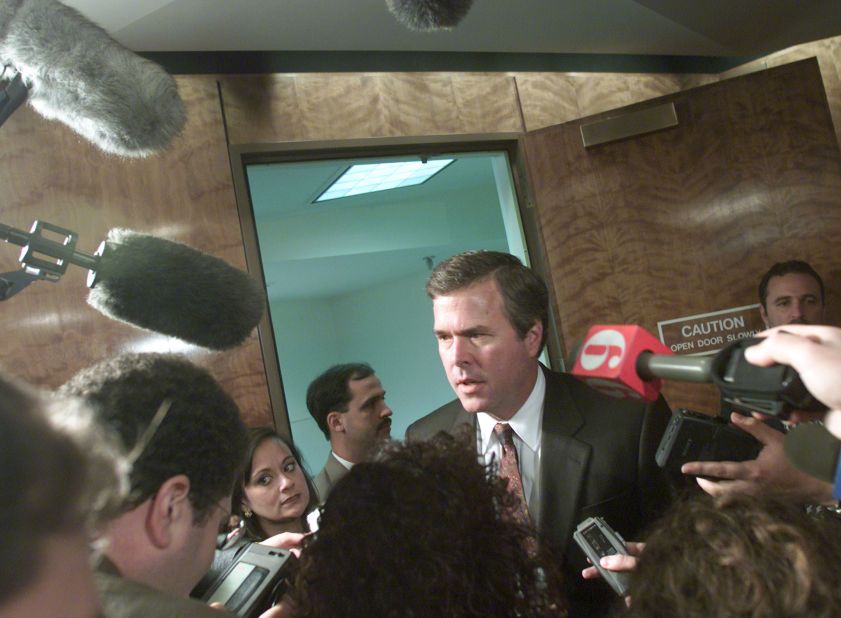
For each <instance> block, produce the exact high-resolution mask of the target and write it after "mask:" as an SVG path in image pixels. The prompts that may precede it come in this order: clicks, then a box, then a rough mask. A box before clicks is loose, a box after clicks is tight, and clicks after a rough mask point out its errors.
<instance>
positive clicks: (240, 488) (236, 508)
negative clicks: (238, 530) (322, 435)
mask: <svg viewBox="0 0 841 618" xmlns="http://www.w3.org/2000/svg"><path fill="white" fill-rule="evenodd" d="M266 440H274V441H275V442H277V443H278V444H282V445H283V446H285V447H286V449H287V450H288V451H289V452H290V453H291V454H292V456H293V457H294V458H295V461H296V462H297V464H298V468H300V470H301V473H302V475H303V477H304V481H305V482H306V485H307V491H308V492H309V500H308V501H307V504H306V506H304V505H302V506H304V508H303V510H302V514H304V515H306V513H309V512H310V511H312V510H313V509H314V508H316V507H317V506H318V492H316V490H315V486H314V485H313V483H312V479H311V478H310V475H309V474H308V473H307V471H306V468H305V467H304V463H303V459H302V458H301V453H300V451H299V450H298V449H297V448H296V447H295V445H294V444H292V442H290V441H289V440H287V439H286V438H284V437H283V436H281V435H280V434H279V433H277V431H276V430H275V429H274V427H252V428H251V429H249V430H248V445H247V447H246V449H245V457H244V458H243V464H242V466H241V468H240V474H239V476H238V477H237V482H236V483H234V492H233V499H232V501H231V505H232V509H231V510H232V512H233V513H234V514H235V515H237V516H238V517H239V518H240V521H241V522H242V525H243V527H244V528H245V532H246V534H247V536H248V538H249V539H251V540H255V541H262V540H264V539H265V538H266V537H268V536H269V535H268V534H267V533H266V532H265V531H264V530H263V529H262V528H261V527H260V523H259V521H258V518H257V517H254V516H246V513H245V510H244V509H243V502H244V500H243V498H244V495H245V487H246V485H248V482H249V480H250V479H251V473H252V472H253V464H254V451H256V450H257V447H258V446H260V445H261V444H262V443H263V442H265V441H266Z"/></svg>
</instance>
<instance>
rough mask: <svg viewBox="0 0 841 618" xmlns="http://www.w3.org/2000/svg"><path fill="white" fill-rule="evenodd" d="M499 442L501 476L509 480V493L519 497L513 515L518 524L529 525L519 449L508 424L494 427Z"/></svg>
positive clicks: (499, 424)
mask: <svg viewBox="0 0 841 618" xmlns="http://www.w3.org/2000/svg"><path fill="white" fill-rule="evenodd" d="M494 433H495V434H496V437H497V440H499V443H500V444H501V445H502V458H501V459H500V461H499V476H500V477H501V478H504V479H507V480H508V491H510V492H511V493H512V494H514V495H515V496H517V498H518V501H519V507H518V508H517V509H516V510H515V511H514V512H512V513H511V515H512V517H513V518H514V520H515V521H516V522H518V523H521V524H525V525H529V524H530V523H531V519H530V518H529V507H528V503H527V502H526V495H525V493H524V491H523V479H522V477H521V476H520V465H519V461H518V460H517V448H516V447H515V446H514V430H513V429H511V425H509V424H508V423H497V424H496V426H495V427H494Z"/></svg>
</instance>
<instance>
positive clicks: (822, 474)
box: [783, 423, 841, 498]
mask: <svg viewBox="0 0 841 618" xmlns="http://www.w3.org/2000/svg"><path fill="white" fill-rule="evenodd" d="M783 447H784V449H785V454H786V457H788V460H789V461H790V462H791V463H792V464H793V465H794V467H795V468H797V469H798V470H800V471H802V472H805V473H806V474H808V475H810V476H814V477H815V478H817V479H820V480H822V481H826V482H827V483H833V484H834V485H835V486H836V489H835V490H833V495H835V497H836V498H839V497H841V496H839V495H836V494H837V493H838V486H839V481H841V470H840V469H839V467H838V464H839V461H838V459H839V454H841V440H838V438H836V437H835V436H833V435H832V434H831V433H830V432H829V430H828V429H827V428H826V427H824V426H823V425H821V424H820V423H800V424H798V425H795V426H794V427H792V428H791V430H789V432H788V433H787V434H786V437H785V441H784V442H783Z"/></svg>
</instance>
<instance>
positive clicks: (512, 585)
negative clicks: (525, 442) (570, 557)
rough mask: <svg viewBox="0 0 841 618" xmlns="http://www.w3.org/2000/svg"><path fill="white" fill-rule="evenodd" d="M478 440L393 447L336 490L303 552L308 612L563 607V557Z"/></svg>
mask: <svg viewBox="0 0 841 618" xmlns="http://www.w3.org/2000/svg"><path fill="white" fill-rule="evenodd" d="M514 499H515V498H514V497H513V495H512V494H510V493H509V492H508V491H507V490H506V487H505V484H504V481H502V480H501V479H499V477H498V476H497V475H495V474H494V473H493V472H491V471H489V470H488V469H486V468H485V467H484V466H483V465H482V464H480V463H479V462H478V460H477V458H476V452H475V447H473V444H472V438H471V437H470V436H468V435H467V434H464V435H463V436H461V437H460V438H459V439H454V438H452V437H451V436H447V435H444V434H441V435H440V436H438V437H436V438H434V439H433V440H431V441H429V442H413V443H407V444H404V445H399V444H396V443H395V444H391V445H388V446H386V447H385V450H384V451H383V452H382V453H381V454H379V455H378V456H377V457H376V458H375V460H374V461H372V462H367V463H360V464H357V465H356V466H354V467H353V468H352V469H351V471H350V472H349V473H348V474H347V476H345V477H344V478H343V479H342V480H341V481H339V483H337V484H336V486H335V487H334V488H333V490H332V491H331V493H330V496H329V497H328V499H327V502H326V503H325V505H324V507H323V510H322V513H321V518H320V524H319V529H318V531H317V532H316V533H315V535H314V537H311V539H312V540H311V541H310V542H308V543H307V544H306V546H305V549H304V550H303V552H302V554H301V563H300V570H299V574H298V577H297V578H296V580H295V582H294V585H293V592H292V595H293V599H294V602H295V607H296V609H297V614H296V615H298V616H301V617H305V616H417V617H420V616H430V617H431V616H435V617H441V616H444V617H448V616H452V617H455V616H544V615H554V616H557V615H563V611H564V610H563V604H562V603H561V601H560V592H559V590H560V580H559V577H560V576H559V575H558V573H557V570H556V568H555V566H554V564H553V563H552V562H550V561H548V560H546V559H545V558H544V556H543V555H542V554H538V555H537V556H534V557H532V556H530V555H529V553H528V551H527V550H526V546H527V542H528V539H529V538H530V537H529V535H530V534H531V531H530V530H528V529H525V528H523V527H521V526H519V525H518V524H516V523H514V522H513V521H512V520H511V519H510V518H508V517H507V516H505V515H504V513H506V512H509V511H508V510H507V509H510V508H512V506H513V502H512V500H514Z"/></svg>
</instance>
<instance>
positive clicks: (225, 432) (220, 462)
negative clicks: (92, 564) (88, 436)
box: [59, 353, 248, 523]
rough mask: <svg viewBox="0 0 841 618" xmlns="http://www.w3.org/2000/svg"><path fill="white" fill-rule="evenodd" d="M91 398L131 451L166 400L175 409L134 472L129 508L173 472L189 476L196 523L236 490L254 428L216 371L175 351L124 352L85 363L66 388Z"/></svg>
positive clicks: (102, 418) (62, 391) (69, 392)
mask: <svg viewBox="0 0 841 618" xmlns="http://www.w3.org/2000/svg"><path fill="white" fill-rule="evenodd" d="M59 393H60V394H64V395H76V396H79V397H82V398H84V399H85V400H87V401H88V402H90V403H91V404H92V405H93V406H94V407H95V408H96V410H97V413H98V415H99V418H100V421H101V422H102V423H103V424H104V425H105V426H107V427H109V428H110V429H111V430H112V431H113V432H114V433H115V434H117V436H119V438H120V440H121V441H122V444H123V447H124V448H125V449H126V450H127V451H131V450H132V449H133V448H134V447H135V445H136V444H137V443H138V441H139V440H140V439H141V438H142V437H143V434H144V431H145V430H146V428H147V427H148V426H149V424H150V422H151V421H152V419H153V417H154V416H155V413H156V412H157V411H158V409H159V408H160V406H161V405H162V404H163V403H164V402H165V401H166V400H169V401H171V405H170V408H169V412H168V413H167V414H166V416H165V417H164V419H163V422H162V423H161V424H160V426H159V427H158V428H157V430H156V431H155V433H154V435H153V436H152V437H151V440H150V441H149V443H148V444H146V445H145V446H144V447H143V451H142V452H141V454H140V456H139V457H138V458H137V459H136V461H134V463H133V466H132V469H131V472H130V475H129V482H130V491H129V496H128V498H127V499H126V501H125V503H124V509H125V510H130V509H131V508H134V507H135V506H137V505H139V504H141V503H142V502H144V501H145V500H146V499H147V498H149V497H150V496H152V495H154V493H155V492H156V491H157V490H158V488H159V487H160V486H161V484H163V483H164V482H165V481H166V480H167V479H169V478H172V477H173V476H175V475H177V474H184V475H186V476H187V478H189V479H190V494H189V498H190V503H191V504H192V506H193V509H194V511H195V516H194V519H195V521H196V523H201V522H203V521H205V520H206V517H207V516H208V515H209V514H210V512H211V511H212V510H213V508H214V506H215V505H216V503H217V502H218V501H219V500H221V499H222V498H224V497H226V496H229V495H230V493H231V489H232V487H233V483H234V478H235V474H236V472H237V471H238V470H239V466H240V463H241V462H242V454H243V452H244V451H245V445H246V442H247V439H248V437H247V434H246V429H245V425H244V424H243V422H242V420H241V419H240V416H239V410H238V408H237V406H236V404H235V403H234V401H233V400H232V399H231V398H230V397H229V396H228V394H227V393H225V391H224V390H223V389H222V387H221V386H220V385H219V384H218V383H217V382H216V380H215V379H214V378H213V376H211V375H210V373H209V372H208V371H207V370H206V369H203V368H201V367H198V366H197V365H194V364H193V363H191V362H189V361H188V360H187V359H185V358H183V357H181V356H178V355H174V354H134V353H127V354H121V355H119V356H116V357H114V358H111V359H109V360H106V361H103V362H101V363H99V364H97V365H94V366H93V367H90V368H88V369H84V370H82V371H80V372H79V373H78V374H76V375H75V376H74V377H73V378H71V379H70V380H69V381H68V382H67V383H66V384H64V385H63V386H62V387H61V388H60V389H59Z"/></svg>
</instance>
